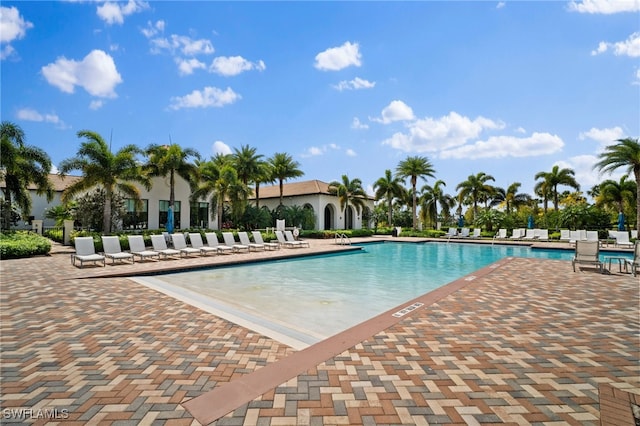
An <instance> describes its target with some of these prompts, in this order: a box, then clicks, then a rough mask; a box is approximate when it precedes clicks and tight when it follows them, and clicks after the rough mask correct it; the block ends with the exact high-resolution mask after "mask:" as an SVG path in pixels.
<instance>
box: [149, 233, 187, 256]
mask: <svg viewBox="0 0 640 426" xmlns="http://www.w3.org/2000/svg"><path fill="white" fill-rule="evenodd" d="M151 244H152V245H153V250H155V251H157V252H158V253H160V255H161V256H164V258H165V259H166V258H167V257H169V256H179V255H180V250H174V249H170V248H168V247H167V240H165V239H164V235H152V236H151Z"/></svg>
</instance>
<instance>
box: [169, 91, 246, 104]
mask: <svg viewBox="0 0 640 426" xmlns="http://www.w3.org/2000/svg"><path fill="white" fill-rule="evenodd" d="M241 98H242V96H240V95H239V94H237V93H236V92H234V91H233V90H232V89H231V88H230V87H227V89H226V90H221V89H218V88H217V87H211V86H207V87H205V88H204V89H202V90H194V91H193V92H191V93H189V94H188V95H185V96H175V97H172V98H171V105H170V106H169V108H171V109H174V110H177V109H182V108H209V107H222V106H224V105H227V104H232V103H234V102H236V101H237V100H239V99H241Z"/></svg>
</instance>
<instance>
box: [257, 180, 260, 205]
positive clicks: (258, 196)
mask: <svg viewBox="0 0 640 426" xmlns="http://www.w3.org/2000/svg"><path fill="white" fill-rule="evenodd" d="M259 208H260V182H256V209H259Z"/></svg>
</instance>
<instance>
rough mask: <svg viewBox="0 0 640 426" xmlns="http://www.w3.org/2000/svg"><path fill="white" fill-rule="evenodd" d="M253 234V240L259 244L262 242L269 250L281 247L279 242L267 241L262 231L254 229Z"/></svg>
mask: <svg viewBox="0 0 640 426" xmlns="http://www.w3.org/2000/svg"><path fill="white" fill-rule="evenodd" d="M251 234H252V235H253V241H255V242H256V243H257V244H262V245H263V246H264V247H265V248H266V249H267V250H278V249H279V248H280V244H278V243H265V242H264V240H263V239H262V234H261V233H260V231H252V232H251Z"/></svg>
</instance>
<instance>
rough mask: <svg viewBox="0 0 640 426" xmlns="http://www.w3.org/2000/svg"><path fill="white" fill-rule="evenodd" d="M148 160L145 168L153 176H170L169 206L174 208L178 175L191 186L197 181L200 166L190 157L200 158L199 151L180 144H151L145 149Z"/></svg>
mask: <svg viewBox="0 0 640 426" xmlns="http://www.w3.org/2000/svg"><path fill="white" fill-rule="evenodd" d="M145 152H146V154H147V157H148V161H147V163H146V164H145V165H144V170H145V172H146V173H147V174H148V176H151V177H166V176H167V175H168V176H169V208H170V209H173V208H174V204H175V200H176V194H175V186H176V175H178V176H180V177H181V178H183V179H184V180H186V181H187V182H189V185H190V186H191V187H194V186H195V184H196V183H195V182H196V181H197V172H198V168H197V167H196V165H195V164H194V163H191V162H189V157H193V158H195V159H200V154H199V153H198V151H196V150H195V149H192V148H182V147H181V146H180V145H178V144H175V143H172V144H171V145H156V144H151V145H149V146H148V147H147V149H146V150H145Z"/></svg>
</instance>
